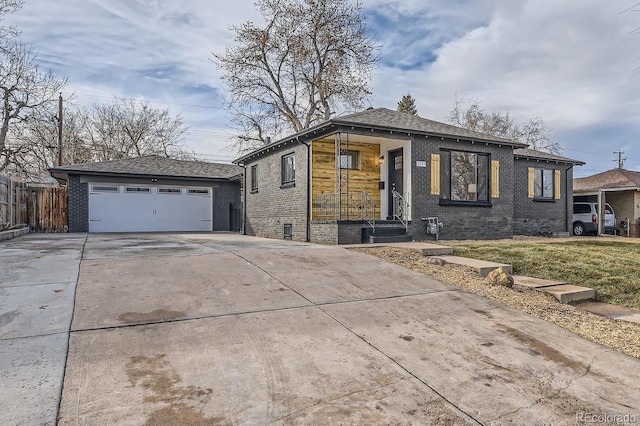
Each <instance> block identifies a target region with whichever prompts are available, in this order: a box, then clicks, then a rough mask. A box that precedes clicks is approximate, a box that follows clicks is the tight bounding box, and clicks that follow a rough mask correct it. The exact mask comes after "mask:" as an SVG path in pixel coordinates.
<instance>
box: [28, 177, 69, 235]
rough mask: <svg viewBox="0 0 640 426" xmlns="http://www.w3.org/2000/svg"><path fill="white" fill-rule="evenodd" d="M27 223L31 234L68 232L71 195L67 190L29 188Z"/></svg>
mask: <svg viewBox="0 0 640 426" xmlns="http://www.w3.org/2000/svg"><path fill="white" fill-rule="evenodd" d="M25 192H26V199H25V201H26V205H27V212H26V213H27V215H26V216H27V217H26V219H27V220H26V223H27V224H28V225H29V227H30V228H31V232H67V230H68V206H69V193H68V192H67V188H50V187H44V188H27V189H26V190H25Z"/></svg>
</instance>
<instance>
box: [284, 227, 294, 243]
mask: <svg viewBox="0 0 640 426" xmlns="http://www.w3.org/2000/svg"><path fill="white" fill-rule="evenodd" d="M284 239H285V240H291V239H293V224H291V223H285V224H284Z"/></svg>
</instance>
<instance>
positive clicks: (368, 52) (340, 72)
mask: <svg viewBox="0 0 640 426" xmlns="http://www.w3.org/2000/svg"><path fill="white" fill-rule="evenodd" d="M256 7H257V8H258V10H259V11H260V13H261V14H262V16H263V17H264V20H265V22H266V24H265V26H264V27H263V28H261V27H258V26H256V25H255V24H254V23H252V22H245V23H243V24H241V25H239V26H233V27H231V30H232V31H234V32H235V40H234V45H233V46H232V47H228V48H227V49H226V50H225V51H224V53H222V54H214V55H213V61H214V62H215V63H216V65H217V66H218V67H219V68H220V69H221V70H222V71H223V76H222V79H223V81H224V82H225V84H226V86H227V90H228V96H227V98H226V99H225V101H226V103H227V104H228V107H229V111H230V115H231V120H232V122H233V124H234V125H235V127H236V130H237V135H236V137H235V139H234V141H233V142H232V145H233V146H234V148H235V149H236V150H238V151H239V152H241V151H246V150H248V149H252V148H256V147H258V146H260V145H263V144H264V143H265V142H266V140H267V138H268V137H271V136H277V135H279V134H281V133H282V132H285V131H293V132H298V131H300V130H302V129H305V128H308V127H310V126H312V125H314V124H316V123H318V122H320V121H323V120H327V119H329V118H330V117H331V115H332V114H336V113H341V112H344V111H347V110H354V109H360V108H362V107H363V105H364V101H365V100H366V99H367V97H368V96H369V95H370V93H371V92H370V90H369V85H368V81H369V78H370V74H371V70H372V67H373V65H374V64H375V63H376V62H377V60H378V53H377V50H378V48H377V47H376V46H375V45H374V42H373V40H372V39H371V38H370V37H368V36H367V34H366V28H365V22H364V18H363V16H362V3H361V2H360V1H356V2H355V3H353V2H352V1H350V0H257V1H256Z"/></svg>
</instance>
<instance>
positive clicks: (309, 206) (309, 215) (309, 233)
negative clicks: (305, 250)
mask: <svg viewBox="0 0 640 426" xmlns="http://www.w3.org/2000/svg"><path fill="white" fill-rule="evenodd" d="M296 140H297V141H298V143H301V144H303V145H306V146H307V237H306V239H305V241H306V242H307V243H308V242H309V241H310V240H311V239H310V236H311V144H310V143H307V142H304V141H301V140H300V136H297V137H296Z"/></svg>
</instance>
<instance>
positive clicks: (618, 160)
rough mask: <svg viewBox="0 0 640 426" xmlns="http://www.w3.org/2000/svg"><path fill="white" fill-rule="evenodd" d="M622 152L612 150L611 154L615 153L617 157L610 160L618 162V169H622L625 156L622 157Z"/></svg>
mask: <svg viewBox="0 0 640 426" xmlns="http://www.w3.org/2000/svg"><path fill="white" fill-rule="evenodd" d="M622 154H624V151H613V155H617V156H618V159H617V160H611V161H617V162H618V168H619V169H624V161H625V160H626V158H622Z"/></svg>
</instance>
